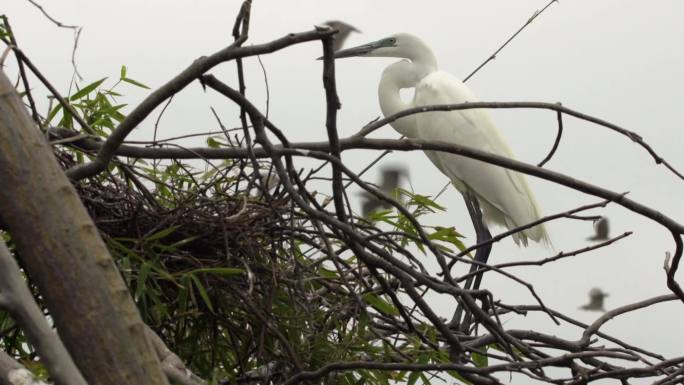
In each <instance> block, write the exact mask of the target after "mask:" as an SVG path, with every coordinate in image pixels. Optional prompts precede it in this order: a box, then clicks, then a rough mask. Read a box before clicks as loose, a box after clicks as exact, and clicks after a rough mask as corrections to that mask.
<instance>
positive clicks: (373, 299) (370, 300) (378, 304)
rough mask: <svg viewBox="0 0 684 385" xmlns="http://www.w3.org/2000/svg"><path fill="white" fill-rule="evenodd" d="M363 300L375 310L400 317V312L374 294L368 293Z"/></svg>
mask: <svg viewBox="0 0 684 385" xmlns="http://www.w3.org/2000/svg"><path fill="white" fill-rule="evenodd" d="M362 298H363V300H364V301H365V302H366V303H367V304H369V305H371V306H373V307H374V308H375V309H377V310H379V311H381V312H383V313H385V314H390V315H399V310H398V309H397V308H396V307H394V305H392V304H391V303H389V302H387V301H385V300H384V299H382V298H380V296H377V295H375V294H373V293H366V294H364V295H363V296H362Z"/></svg>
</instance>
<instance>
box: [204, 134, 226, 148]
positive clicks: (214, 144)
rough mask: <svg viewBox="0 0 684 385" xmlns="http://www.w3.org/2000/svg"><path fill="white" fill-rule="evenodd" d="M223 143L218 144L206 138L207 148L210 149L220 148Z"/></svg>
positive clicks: (210, 138)
mask: <svg viewBox="0 0 684 385" xmlns="http://www.w3.org/2000/svg"><path fill="white" fill-rule="evenodd" d="M222 144H223V143H221V142H219V141H218V140H216V139H214V138H212V137H211V136H210V137H208V138H207V146H209V147H211V148H219V147H221V145H222Z"/></svg>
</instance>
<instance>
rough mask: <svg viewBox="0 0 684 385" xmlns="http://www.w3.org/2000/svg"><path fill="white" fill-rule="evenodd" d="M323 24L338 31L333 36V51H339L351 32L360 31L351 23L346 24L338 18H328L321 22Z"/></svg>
mask: <svg viewBox="0 0 684 385" xmlns="http://www.w3.org/2000/svg"><path fill="white" fill-rule="evenodd" d="M323 25H327V26H328V27H330V28H333V29H336V30H337V31H338V32H337V33H336V34H335V36H333V51H339V50H340V49H341V48H342V46H343V45H344V42H345V41H346V40H347V38H348V37H349V35H351V33H352V32H359V33H360V32H361V31H359V30H358V29H356V27H354V26H353V25H350V24H347V23H345V22H343V21H340V20H329V21H326V22H325V23H323Z"/></svg>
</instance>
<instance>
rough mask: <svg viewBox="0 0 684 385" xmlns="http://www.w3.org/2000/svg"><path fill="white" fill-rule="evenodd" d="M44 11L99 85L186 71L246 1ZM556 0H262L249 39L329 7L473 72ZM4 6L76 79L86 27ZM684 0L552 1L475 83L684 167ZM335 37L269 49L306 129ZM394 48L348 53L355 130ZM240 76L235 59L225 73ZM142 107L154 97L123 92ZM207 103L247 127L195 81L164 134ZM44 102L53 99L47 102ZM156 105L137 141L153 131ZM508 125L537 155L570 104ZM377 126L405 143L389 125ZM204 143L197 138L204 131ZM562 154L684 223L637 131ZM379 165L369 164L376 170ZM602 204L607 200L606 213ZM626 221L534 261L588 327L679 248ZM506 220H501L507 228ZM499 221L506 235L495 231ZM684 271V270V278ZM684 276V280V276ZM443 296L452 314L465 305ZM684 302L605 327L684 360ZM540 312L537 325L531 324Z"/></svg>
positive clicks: (20, 29)
mask: <svg viewBox="0 0 684 385" xmlns="http://www.w3.org/2000/svg"><path fill="white" fill-rule="evenodd" d="M42 3H43V4H44V5H45V7H46V9H47V10H48V11H49V12H50V13H51V14H52V15H53V16H54V17H56V18H57V19H59V20H60V21H62V22H64V23H67V24H76V25H80V26H83V27H84V30H83V34H82V37H81V40H80V45H79V49H78V54H77V61H78V65H79V69H80V72H81V74H82V75H83V76H84V77H85V79H86V81H93V80H96V79H99V78H101V77H104V76H110V77H111V78H112V79H116V78H117V77H118V73H119V68H120V66H121V65H122V64H125V65H127V66H128V68H129V76H130V77H132V78H134V79H136V80H139V81H141V82H143V83H146V84H147V85H149V86H151V87H152V88H153V89H154V88H156V87H158V86H160V85H162V84H163V83H164V82H165V81H167V80H168V79H170V78H171V77H172V76H174V75H175V74H177V73H178V72H180V71H181V70H182V69H183V68H185V67H186V66H187V65H189V64H190V63H191V62H192V61H193V60H194V59H195V58H197V57H199V56H201V55H205V54H210V53H213V52H215V51H217V50H218V49H220V48H223V47H224V46H226V45H227V44H229V42H230V41H232V38H231V37H230V29H231V27H232V23H233V20H234V16H235V14H236V11H237V9H238V7H239V4H240V3H241V1H237V0H232V1H201V2H198V1H161V0H155V1H146V2H139V1H132V0H126V1H116V2H114V1H101V0H99V1H93V0H91V1H83V0H81V1H75V0H63V1H60V2H55V1H43V2H42ZM545 3H546V2H545V1H544V0H518V1H510V0H484V1H482V0H481V1H472V0H471V1H465V0H455V1H437V0H432V1H428V0H424V1H420V2H417V1H397V0H394V1H392V0H374V1H334V2H333V1H324V0H298V1H274V0H255V2H254V5H253V11H252V28H251V36H250V41H251V42H252V43H261V42H266V41H269V40H272V39H274V38H277V37H280V36H282V35H284V34H285V33H288V32H295V31H303V30H308V29H310V28H311V27H312V26H313V25H314V24H317V23H320V22H322V21H325V20H328V19H341V20H344V21H346V22H348V23H350V24H353V25H354V26H356V27H358V28H359V29H361V30H362V31H363V34H356V35H352V36H351V38H350V39H349V40H348V42H347V45H356V44H361V43H364V42H366V41H370V40H376V39H378V38H381V37H384V36H386V35H390V34H393V33H396V32H409V33H413V34H415V35H418V36H420V37H422V38H423V39H424V40H425V41H426V42H427V43H428V44H430V45H431V46H432V48H433V50H434V52H435V54H436V56H437V58H438V61H439V63H440V67H441V69H443V70H446V71H449V72H452V73H453V74H455V75H456V76H458V77H461V78H462V77H465V76H466V75H467V74H468V73H470V71H471V70H472V69H474V68H475V67H476V66H477V65H478V64H479V63H481V62H482V61H483V60H484V59H485V58H486V57H488V56H489V55H490V54H491V53H492V52H493V51H494V50H495V49H496V48H497V47H498V46H499V45H500V44H501V43H502V42H503V41H504V40H505V39H506V38H508V36H510V34H511V33H513V32H514V31H515V30H517V28H519V27H520V25H522V23H523V22H524V21H525V20H527V18H529V17H530V16H531V15H532V13H533V11H534V10H536V9H540V8H541V7H543V6H544V5H545ZM0 12H3V13H5V14H7V15H8V16H9V17H10V20H11V22H12V25H13V27H14V30H15V32H16V35H17V39H18V40H19V43H20V45H21V46H22V47H23V49H24V50H25V52H26V53H27V54H28V56H29V57H30V58H31V59H32V60H33V61H34V62H35V64H36V65H37V66H38V67H39V68H41V70H42V71H43V72H44V73H45V74H46V75H47V77H48V78H49V79H51V80H52V81H53V82H54V84H55V85H56V86H57V87H58V88H59V89H60V90H63V92H65V93H66V90H67V87H68V85H69V79H70V76H71V63H70V51H71V44H72V33H71V31H69V30H62V29H58V28H56V27H55V26H54V25H52V24H51V23H49V22H47V21H46V20H45V19H44V18H43V16H42V15H41V14H40V13H39V12H38V10H37V9H35V8H34V7H33V6H32V5H30V4H29V3H28V2H27V1H24V0H5V1H3V4H2V7H1V8H0ZM682 14H684V2H682V1H678V0H660V1H657V2H654V1H634V0H573V1H570V0H563V1H561V2H560V3H558V4H555V5H553V6H552V7H551V8H550V9H548V10H547V11H546V13H544V14H543V15H542V16H540V17H539V18H538V19H537V20H536V21H535V22H534V23H533V24H532V25H531V26H530V27H529V28H528V29H527V30H525V31H524V32H523V33H522V34H521V35H520V36H519V37H518V38H517V39H516V40H515V41H514V42H513V43H512V44H511V45H510V46H509V47H507V48H506V49H505V50H504V51H503V52H502V53H501V54H500V55H499V56H498V58H497V59H496V60H495V61H493V62H492V63H490V64H489V65H488V66H486V67H485V68H484V69H483V70H482V71H481V72H479V73H478V74H477V75H476V76H475V77H474V78H473V79H471V81H470V82H469V83H468V84H469V86H470V87H472V88H473V89H474V91H475V92H476V94H478V95H479V97H480V98H481V99H482V100H485V101H546V102H562V103H563V104H564V105H566V106H567V107H570V108H573V109H576V110H579V111H581V112H585V113H588V114H591V115H594V116H597V117H599V118H603V119H606V120H608V121H611V122H613V123H616V124H619V125H621V126H622V127H624V128H627V129H630V130H633V131H636V132H637V133H639V134H640V135H642V136H643V137H644V139H645V140H646V141H647V142H648V143H649V144H651V146H652V147H653V148H654V149H655V150H656V151H657V152H658V153H659V154H660V155H661V156H663V157H664V158H665V159H667V160H668V161H670V163H671V164H673V165H674V166H675V167H676V168H678V169H679V170H684V154H683V152H682V140H683V139H684V136H683V135H682V129H683V128H684V116H683V115H682V114H681V106H680V104H681V102H682V101H683V100H684V98H683V97H682V94H681V90H682V89H683V88H684V60H683V58H684V53H683V49H682V44H681V36H684V24H683V23H681V15H682ZM320 49H321V48H320V44H319V43H309V44H306V45H300V46H296V47H293V48H291V49H288V50H285V51H282V52H280V53H277V54H274V55H268V56H266V57H264V58H263V61H264V64H265V66H266V69H267V72H268V80H269V85H270V117H271V118H272V120H273V121H274V122H275V123H276V124H277V125H278V126H279V127H280V128H281V129H283V130H284V131H285V133H286V134H287V135H288V136H289V137H290V139H291V140H293V141H301V140H323V139H325V138H326V134H325V127H324V114H325V101H324V92H323V88H322V85H321V63H320V62H317V61H315V60H314V58H316V57H318V56H320ZM391 62H392V59H366V58H364V59H345V60H344V61H338V64H337V74H338V92H339V95H340V98H341V101H342V104H343V108H342V110H341V111H340V113H339V128H340V134H341V136H348V135H351V134H353V133H355V132H356V131H357V130H358V129H359V128H360V127H361V126H362V125H363V124H365V123H366V122H368V121H370V120H371V119H374V118H375V117H377V116H379V115H380V111H379V106H378V102H377V94H376V89H377V82H378V80H379V77H380V73H381V71H382V68H384V66H386V65H388V64H390V63H391ZM246 67H247V84H248V90H247V92H248V96H249V97H250V98H251V99H252V100H253V101H254V102H255V104H257V105H258V106H264V105H265V92H264V83H263V76H262V73H261V70H260V68H259V67H258V65H257V63H256V60H254V59H250V60H247V62H246ZM212 73H214V74H215V75H217V76H219V77H220V78H222V79H224V80H225V81H227V82H229V83H231V84H235V81H234V66H233V64H231V63H229V64H224V65H222V66H220V67H219V68H217V69H215V70H214V71H212ZM120 90H121V91H122V92H123V93H125V94H126V95H127V97H126V98H125V101H126V102H128V103H129V105H135V104H136V103H137V102H139V101H140V100H142V98H143V97H144V96H145V95H146V94H147V93H148V91H145V90H138V89H135V88H132V87H123V88H121V89H120ZM208 104H211V105H214V106H215V107H216V108H217V109H218V110H219V111H220V114H221V117H222V119H223V120H224V122H225V123H226V124H227V125H229V126H236V125H237V124H238V121H237V110H236V109H235V108H233V107H232V106H230V104H229V103H227V102H226V101H224V100H222V99H221V98H218V97H216V96H215V95H213V94H211V93H208V94H205V93H204V92H202V91H201V88H200V87H199V85H197V84H192V85H190V86H189V87H188V88H187V89H186V90H184V91H183V92H182V93H181V94H180V95H178V96H177V97H176V98H175V99H174V103H173V104H172V107H171V108H170V109H169V111H168V112H167V114H166V115H165V116H164V118H163V119H162V126H161V133H160V136H162V137H171V136H175V135H178V134H185V133H191V132H201V131H207V130H214V129H216V128H217V127H216V124H215V121H214V119H213V117H212V116H211V114H210V112H209V109H208ZM43 105H44V103H43ZM156 116H157V113H156V112H155V113H154V114H152V116H151V119H148V120H147V121H145V122H144V123H143V124H142V125H141V127H140V128H138V129H137V130H136V131H135V132H134V133H133V136H132V137H131V138H136V139H150V138H151V136H152V128H153V122H154V119H155V118H156ZM493 116H494V120H495V122H496V123H497V125H498V126H499V128H500V129H501V131H502V132H503V134H504V136H505V137H506V138H507V140H508V141H509V143H510V144H511V147H512V148H513V150H514V152H515V153H516V155H517V157H518V159H520V160H523V161H526V162H530V163H537V162H539V161H540V160H541V159H542V158H543V157H544V155H545V154H546V152H547V151H548V149H549V148H550V146H551V144H552V142H553V139H554V136H555V132H556V126H555V114H554V113H551V112H548V111H544V112H543V111H533V110H510V111H505V112H502V111H495V112H493ZM374 136H376V137H387V138H397V137H398V134H396V133H395V132H394V131H393V130H392V129H391V128H390V127H386V128H383V129H381V130H379V131H378V132H377V133H376V134H374ZM198 144H199V143H198ZM372 155H373V153H370V152H358V151H357V152H350V153H345V154H344V155H343V159H344V160H345V162H347V163H348V165H350V166H351V167H352V168H353V169H355V170H360V169H361V168H362V167H363V166H364V165H365V164H366V163H367V162H368V161H370V159H371V156H372ZM390 163H391V164H400V163H403V164H407V165H409V166H410V172H411V182H412V184H413V187H414V188H415V189H416V191H417V192H419V193H422V194H427V195H434V194H435V193H437V192H438V191H439V190H440V188H441V187H442V186H443V185H444V183H445V178H444V177H443V176H442V175H441V174H440V173H439V172H438V171H437V170H436V169H435V168H434V167H433V166H432V165H431V164H430V162H429V161H428V160H427V158H426V157H425V156H424V155H423V154H420V153H412V154H407V153H396V154H392V155H391V156H389V157H388V158H387V160H386V161H385V163H383V164H390ZM547 167H548V168H550V169H552V170H555V171H559V172H562V173H565V174H567V175H570V176H573V177H575V178H580V179H583V180H585V181H588V182H591V183H595V184H597V185H599V186H602V187H606V188H609V189H613V190H615V191H619V192H624V191H630V197H631V198H633V199H636V200H638V201H640V202H642V203H645V204H647V205H650V206H652V207H654V208H657V209H659V210H662V211H663V212H664V213H666V214H667V215H669V216H671V217H673V218H675V219H678V220H679V221H684V205H682V204H681V202H680V200H681V197H682V196H683V194H684V182H683V181H681V180H678V179H676V178H675V177H674V176H673V175H672V174H670V173H669V172H668V171H667V170H666V169H665V168H664V167H662V166H656V165H655V164H654V163H653V161H652V160H651V159H650V158H649V156H648V154H647V153H646V152H645V151H644V150H642V149H641V148H640V147H638V146H636V145H635V144H633V143H631V142H630V141H629V140H628V139H626V138H624V137H621V136H618V135H617V134H614V133H612V132H609V131H608V130H606V129H603V128H601V127H598V126H594V125H590V124H587V123H584V122H581V121H578V120H576V119H572V118H566V119H565V134H564V136H563V140H562V142H561V146H560V149H559V151H558V153H557V154H556V156H555V157H554V159H553V160H552V161H551V162H550V163H548V164H547ZM374 175H375V174H371V178H370V179H371V180H372V179H373V177H374ZM530 184H531V186H532V189H533V190H534V191H535V194H536V197H537V200H538V201H539V202H540V205H541V207H542V210H543V211H544V213H547V214H551V213H556V212H560V211H565V210H568V209H571V208H574V207H576V206H579V205H581V204H586V203H592V202H596V201H598V199H596V198H592V197H589V196H586V195H584V194H580V193H576V192H574V191H570V190H568V189H566V188H563V187H560V186H555V185H552V184H550V183H547V182H544V181H541V180H538V179H535V178H530ZM440 203H441V204H443V205H445V206H447V207H448V208H449V212H448V214H440V215H435V216H433V217H430V218H428V219H427V221H428V222H429V223H428V224H431V225H442V226H445V225H446V226H456V228H457V230H459V231H461V232H462V233H464V234H466V235H468V236H469V237H470V238H469V239H471V240H472V231H471V230H470V229H471V224H470V220H469V218H468V216H467V213H466V211H465V209H464V206H463V203H462V199H461V197H460V195H459V194H458V193H457V192H456V191H455V190H453V189H450V190H449V191H448V192H447V193H446V194H445V195H444V196H443V197H442V198H441V199H440ZM596 213H599V212H598V211H597V212H596ZM600 213H602V214H603V213H605V214H606V215H608V216H609V217H610V219H611V224H612V229H611V230H612V231H611V233H612V235H617V234H620V233H622V232H625V231H634V232H635V233H636V234H635V235H633V236H632V237H629V238H628V239H626V240H623V241H621V242H620V243H619V244H617V245H615V246H613V247H611V248H609V249H605V250H603V251H600V252H595V253H591V254H586V255H580V256H578V257H575V258H572V259H571V260H565V261H564V262H560V263H555V264H552V265H549V266H545V267H544V268H531V269H528V268H526V269H518V270H515V272H516V273H518V274H520V276H521V277H524V278H526V279H528V280H529V281H530V282H531V283H533V284H534V285H535V288H536V289H537V291H538V292H539V293H541V295H542V298H543V299H544V300H545V301H546V303H547V305H548V306H550V307H553V308H555V309H557V310H560V311H562V312H566V313H567V314H569V315H570V316H574V317H576V318H578V319H580V320H583V321H585V322H590V321H592V320H593V319H594V318H595V317H596V316H598V314H596V313H586V312H581V311H579V310H577V307H578V306H579V305H580V304H582V303H583V302H585V301H586V292H587V291H588V290H589V289H590V288H591V287H593V286H600V287H602V288H603V289H604V290H605V291H607V292H609V293H610V297H608V299H607V306H608V308H612V307H616V306H620V305H623V304H626V303H631V302H634V301H638V300H642V299H645V298H647V297H649V296H653V295H658V294H664V293H667V292H668V290H667V288H666V286H665V275H664V272H663V268H662V266H663V259H664V253H665V251H666V250H671V249H672V248H673V244H672V242H671V240H670V237H669V235H668V234H667V232H666V231H664V230H663V229H662V228H659V227H658V226H656V225H654V224H653V223H651V222H649V221H646V220H643V219H641V218H639V217H637V216H636V215H634V214H632V213H630V212H628V211H626V210H624V209H621V208H619V207H617V206H611V207H609V208H608V209H606V210H604V211H601V212H600ZM549 228H550V234H551V238H552V240H553V243H554V246H555V248H556V250H557V251H561V250H565V251H569V250H572V249H576V248H580V247H582V246H583V245H585V244H586V242H585V241H584V240H585V238H586V237H587V236H589V235H590V234H591V232H592V227H591V224H590V223H588V222H567V221H566V222H558V223H553V224H551V225H550V226H549ZM499 230H500V229H499ZM495 232H497V231H496V230H495ZM550 253H551V252H549V251H546V250H543V249H540V248H530V249H527V250H520V249H518V248H517V247H515V246H514V245H513V243H512V242H510V241H509V242H504V243H500V244H497V245H496V246H495V249H494V251H493V254H492V258H493V260H494V261H496V262H500V261H506V260H512V259H521V258H523V257H524V258H525V259H532V258H535V259H536V258H543V257H546V256H549V255H550ZM681 276H682V274H681V273H680V274H679V277H681ZM680 281H681V279H680ZM484 286H486V287H487V288H489V289H491V290H492V291H493V292H494V293H495V294H496V295H498V296H499V297H500V298H503V300H504V301H505V302H508V303H532V302H533V301H532V299H531V298H530V296H529V295H528V294H527V293H526V291H525V289H524V288H522V287H520V286H518V285H515V284H513V283H511V282H509V281H505V280H502V279H498V278H496V277H495V276H488V277H487V278H486V279H485V281H484ZM451 311H452V310H451V309H450V308H448V307H447V308H445V311H444V316H445V317H449V316H450V315H451ZM682 316H684V310H683V307H682V305H681V304H675V303H670V304H665V305H657V306H655V307H653V308H651V309H649V310H646V311H641V312H637V313H634V314H631V315H629V316H627V317H622V318H618V319H617V320H613V321H611V322H609V323H608V324H607V325H606V327H605V329H602V330H604V331H606V332H609V333H612V334H614V335H616V336H618V337H622V338H624V339H625V340H626V341H627V342H630V343H633V344H635V345H639V346H643V347H645V348H648V349H652V350H656V351H658V352H660V353H663V354H665V355H670V356H673V355H679V354H681V349H678V348H680V347H681V346H682V344H683V343H684V333H682V329H681V326H680V324H679V322H678V321H673V320H675V319H681V318H682ZM532 319H533V320H534V321H530V319H528V320H520V321H518V320H514V321H511V322H510V323H509V324H507V326H515V327H517V328H522V327H525V328H530V327H539V326H540V324H538V323H537V322H541V323H543V327H544V328H547V329H546V330H547V332H549V333H551V334H558V335H562V336H566V337H568V338H579V336H580V335H581V331H580V330H577V329H572V328H559V329H555V328H553V327H552V324H551V323H550V322H549V321H547V320H546V319H544V318H541V317H533V318H532ZM525 322H534V323H528V324H525Z"/></svg>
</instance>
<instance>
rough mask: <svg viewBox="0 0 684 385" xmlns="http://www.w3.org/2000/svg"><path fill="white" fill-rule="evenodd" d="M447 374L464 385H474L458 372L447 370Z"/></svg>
mask: <svg viewBox="0 0 684 385" xmlns="http://www.w3.org/2000/svg"><path fill="white" fill-rule="evenodd" d="M447 374H449V375H450V376H451V377H453V378H455V379H457V380H459V381H461V382H462V383H464V384H468V385H471V384H472V382H470V381H468V380H466V379H465V377H463V376H462V375H460V374H458V372H457V371H455V370H447Z"/></svg>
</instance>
